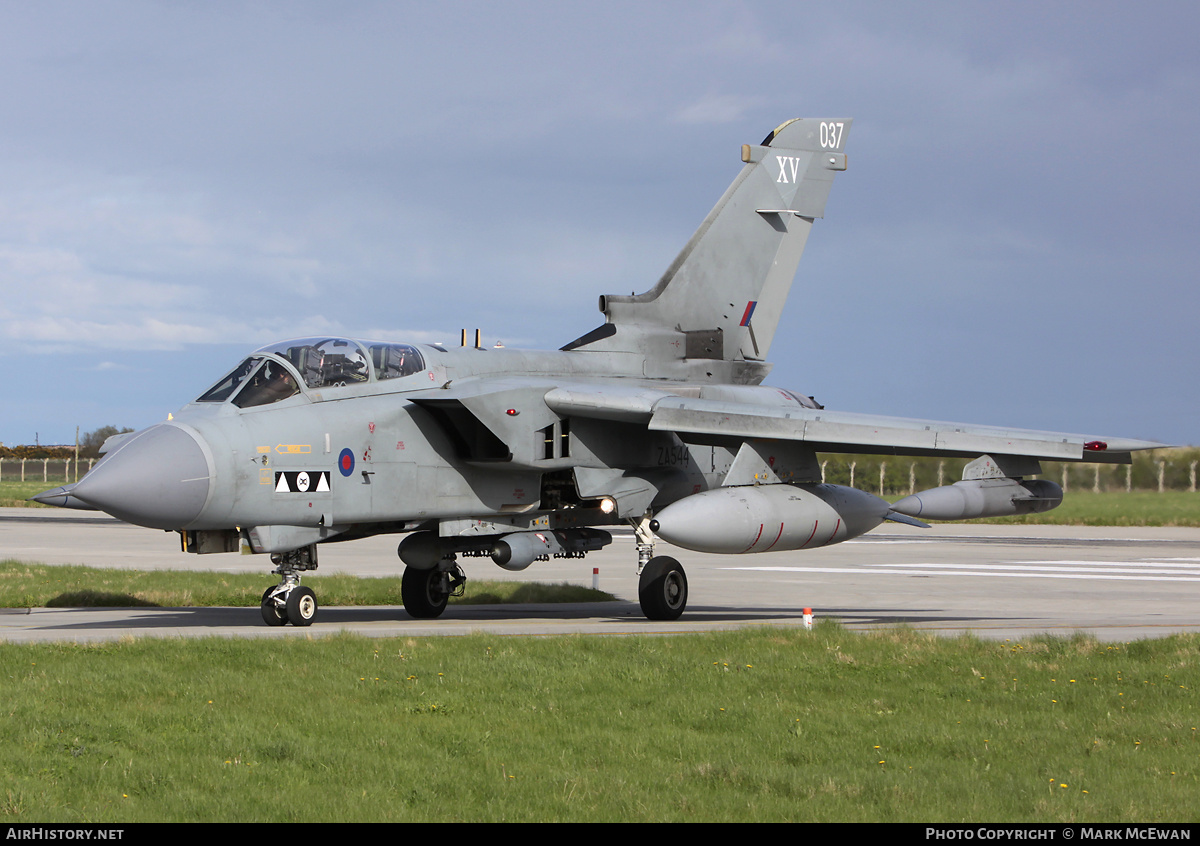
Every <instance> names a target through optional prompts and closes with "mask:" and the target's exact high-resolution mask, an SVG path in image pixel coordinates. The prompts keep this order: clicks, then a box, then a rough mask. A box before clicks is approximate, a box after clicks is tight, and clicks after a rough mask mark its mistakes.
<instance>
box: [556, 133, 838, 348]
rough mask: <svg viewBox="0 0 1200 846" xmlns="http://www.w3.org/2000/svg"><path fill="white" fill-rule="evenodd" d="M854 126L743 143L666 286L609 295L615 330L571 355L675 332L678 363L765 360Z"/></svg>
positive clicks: (580, 343) (606, 301)
mask: <svg viewBox="0 0 1200 846" xmlns="http://www.w3.org/2000/svg"><path fill="white" fill-rule="evenodd" d="M850 124H851V121H850V120H843V119H835V120H820V119H796V120H791V121H788V122H787V123H784V124H782V125H781V126H780V127H779V128H778V129H776V130H775V131H774V132H772V133H771V134H770V135H768V136H767V137H766V139H765V140H764V141H763V143H762V144H761V145H759V146H752V145H750V144H746V145H744V146H743V147H742V161H743V162H745V165H744V166H743V168H742V171H741V173H739V174H738V176H737V178H736V179H735V180H734V181H733V184H732V185H730V186H729V189H728V190H727V191H726V192H725V195H724V196H723V197H721V199H720V200H719V201H718V202H717V204H716V206H714V207H713V210H712V211H710V212H709V213H708V217H706V218H705V219H704V222H703V223H702V224H700V228H699V229H697V230H696V233H695V234H694V235H692V238H691V240H690V241H688V243H687V246H685V247H684V248H683V251H682V252H681V253H680V254H679V256H678V257H677V258H676V259H675V261H674V262H672V263H671V266H670V267H669V268H667V272H666V273H664V274H663V276H662V278H661V279H660V280H659V281H658V284H657V285H655V286H654V288H653V289H651V290H650V291H647V292H646V293H644V294H638V295H635V296H615V295H606V296H603V297H601V298H600V309H601V311H603V312H604V313H605V315H606V316H607V323H608V324H609V325H606V326H602V327H601V328H600V329H599V330H595V331H593V332H591V333H589V334H588V335H585V336H583V337H582V338H580V339H579V340H577V341H575V342H573V343H572V344H568V345H567V346H566V347H564V349H579V348H585V347H586V348H589V349H601V348H606V349H610V350H617V349H629V344H630V342H634V340H635V337H634V336H639V335H640V336H646V335H660V334H661V333H663V332H669V333H682V334H683V335H684V336H685V337H684V338H683V341H684V343H683V344H682V345H680V344H679V340H680V339H679V338H678V335H676V336H675V340H674V342H672V346H673V347H674V348H675V349H677V350H679V351H680V353H679V354H680V357H684V358H708V359H723V360H726V361H747V360H748V361H763V360H764V359H765V358H766V356H767V351H768V350H769V349H770V347H771V340H772V338H773V337H774V336H775V329H776V327H777V326H778V323H779V315H780V312H781V311H782V309H783V304H784V301H785V300H786V299H787V294H788V290H789V289H790V288H791V285H792V279H793V278H794V277H795V275H796V267H797V265H798V264H799V262H800V256H801V254H802V253H803V252H804V245H805V243H806V241H807V240H808V231H809V229H810V228H811V227H812V222H813V219H814V218H818V217H823V216H824V214H825V200H826V198H827V197H828V196H829V188H830V186H831V185H832V184H833V176H834V174H835V173H836V172H837V171H841V170H845V169H846V155H845V153H844V152H843V151H844V150H845V143H846V136H847V135H849V133H850ZM609 338H611V340H606V339H609ZM638 346H641V347H642V349H643V350H645V351H647V352H650V351H651V350H652V349H655V350H657V349H662V347H661V345H659V344H653V343H652V344H649V345H648V346H647V345H646V344H645V343H640V344H638Z"/></svg>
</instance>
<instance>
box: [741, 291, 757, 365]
mask: <svg viewBox="0 0 1200 846" xmlns="http://www.w3.org/2000/svg"><path fill="white" fill-rule="evenodd" d="M757 305H758V301H757V300H750V302H748V303H746V311H745V312H744V313H743V314H742V322H741V323H739V324H738V326H745V327H746V328H747V329H749V330H750V343H752V344H754V354H755V355H756V356H757V355H758V354H759V352H758V338H755V337H754V327H753V326H751V325H750V318H751V317H753V316H754V307H755V306H757Z"/></svg>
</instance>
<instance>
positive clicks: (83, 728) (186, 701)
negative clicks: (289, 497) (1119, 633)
mask: <svg viewBox="0 0 1200 846" xmlns="http://www.w3.org/2000/svg"><path fill="white" fill-rule="evenodd" d="M1198 659H1200V638H1197V637H1196V636H1176V637H1169V638H1165V639H1162V640H1156V641H1141V642H1137V643H1131V644H1120V645H1104V644H1100V643H1097V642H1096V641H1094V640H1090V639H1086V638H1082V637H1079V638H1075V639H1073V640H1061V639H1042V638H1035V639H1031V640H1021V641H1019V642H1012V643H1010V642H1007V641H1005V642H994V641H991V642H985V641H980V640H977V639H973V638H966V637H964V638H958V639H942V638H936V637H932V636H927V635H925V634H923V633H918V632H914V631H911V630H905V629H899V630H889V631H883V632H878V633H873V634H866V635H859V634H852V633H848V632H846V631H844V630H842V629H840V628H838V627H837V626H835V625H832V624H822V625H818V626H817V628H816V629H814V630H813V631H804V630H803V629H794V630H793V629H786V630H777V629H756V630H750V631H742V632H728V633H713V634H703V635H689V636H680V637H670V638H665V637H646V638H642V637H626V638H597V637H556V638H518V637H503V636H497V635H472V636H468V637H461V638H430V639H411V638H410V639H388V640H371V639H367V638H362V637H356V636H337V637H332V638H319V639H315V640H304V639H295V638H286V639H280V640H273V639H272V640H236V639H225V638H214V639H207V640H191V641H184V640H136V641H134V640H130V641H129V642H125V643H118V644H102V645H67V644H60V645H14V644H6V645H0V674H2V677H3V679H4V710H5V719H4V720H3V721H2V722H0V748H3V749H4V750H5V766H4V767H3V768H0V817H2V818H3V819H4V820H6V821H7V822H10V823H20V822H52V821H53V822H74V821H91V822H138V821H161V820H167V821H188V820H198V821H199V820H203V821H251V820H253V821H263V822H266V821H275V820H280V821H302V822H309V821H323V820H328V821H339V820H340V821H376V820H380V821H409V820H425V821H451V820H474V821H495V820H513V821H516V820H525V821H529V820H573V821H634V820H652V821H669V820H675V821H710V820H711V821H762V820H796V821H813V822H816V821H944V822H960V821H971V822H983V821H994V822H1002V821H1039V822H1077V823H1078V822H1089V821H1090V822H1096V821H1106V822H1136V821H1144V822H1163V821H1178V822H1196V821H1197V820H1198V819H1200V811H1198V810H1197V808H1198V806H1197V803H1196V796H1197V795H1198V791H1200V737H1198V736H1197V735H1198V734H1200V731H1198V726H1200V723H1198V722H1197V720H1198V718H1197V716H1196V708H1195V700H1196V696H1195V691H1196V689H1197V686H1198V685H1200V669H1198V667H1200V660H1198Z"/></svg>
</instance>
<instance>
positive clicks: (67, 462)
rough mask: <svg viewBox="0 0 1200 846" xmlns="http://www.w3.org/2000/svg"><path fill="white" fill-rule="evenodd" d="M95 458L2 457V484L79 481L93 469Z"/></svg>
mask: <svg viewBox="0 0 1200 846" xmlns="http://www.w3.org/2000/svg"><path fill="white" fill-rule="evenodd" d="M95 463H96V459H94V458H81V459H79V461H76V460H75V459H74V458H49V457H46V458H13V457H11V456H10V457H4V456H0V482H26V481H28V482H36V481H37V480H39V479H40V480H41V481H43V482H47V483H48V482H61V483H63V484H66V483H67V482H75V481H78V480H79V479H80V478H81V477H82V476H83V474H84V473H86V472H87V471H88V470H91V469H92V465H93V464H95Z"/></svg>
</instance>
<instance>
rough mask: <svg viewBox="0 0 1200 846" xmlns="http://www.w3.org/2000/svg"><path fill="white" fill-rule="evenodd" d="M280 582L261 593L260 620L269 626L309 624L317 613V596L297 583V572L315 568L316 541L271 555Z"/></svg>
mask: <svg viewBox="0 0 1200 846" xmlns="http://www.w3.org/2000/svg"><path fill="white" fill-rule="evenodd" d="M271 561H272V563H274V564H275V566H276V569H274V570H272V571H271V572H272V573H275V574H277V575H278V576H279V577H280V580H279V584H277V585H272V586H271V587H269V588H267V589H266V591H265V592H264V593H263V596H262V605H261V609H262V617H263V622H265V623H266V624H267V625H268V626H285V625H287V624H288V623H291V624H292V625H293V626H311V625H312V622H313V620H314V619H315V618H316V616H317V596H316V594H314V593H313V592H312V590H311V589H310V588H306V587H303V586H302V585H301V584H300V573H302V572H306V571H308V570H315V569H317V547H316V544H310V545H309V546H306V547H303V548H301V549H294V550H292V551H291V552H282V553H276V554H274V555H272V556H271Z"/></svg>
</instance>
